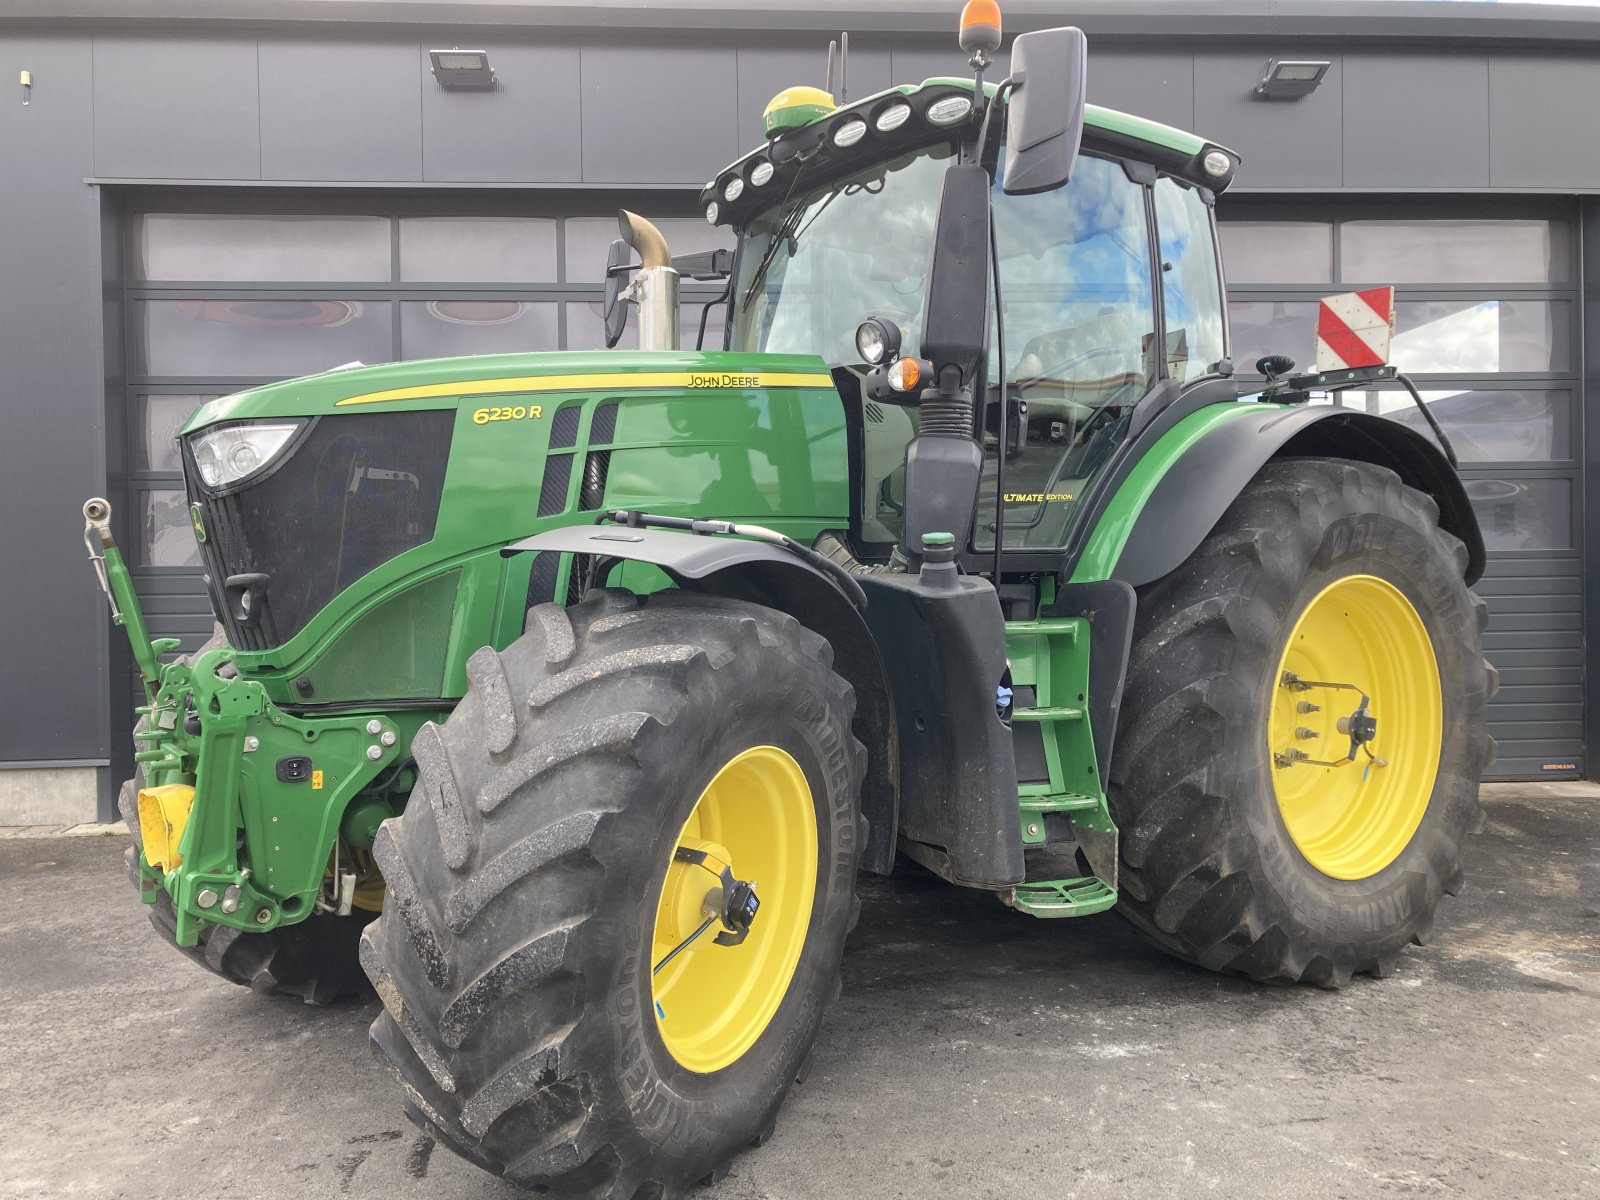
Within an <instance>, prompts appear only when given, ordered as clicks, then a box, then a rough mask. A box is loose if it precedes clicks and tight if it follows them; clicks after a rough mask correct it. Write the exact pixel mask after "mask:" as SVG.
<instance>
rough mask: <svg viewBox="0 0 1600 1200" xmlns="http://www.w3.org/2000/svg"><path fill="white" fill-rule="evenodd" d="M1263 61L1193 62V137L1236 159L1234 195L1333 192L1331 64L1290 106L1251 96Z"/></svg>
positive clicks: (1258, 55)
mask: <svg viewBox="0 0 1600 1200" xmlns="http://www.w3.org/2000/svg"><path fill="white" fill-rule="evenodd" d="M1267 57H1268V56H1267V55H1266V54H1264V53H1262V52H1260V51H1250V52H1248V53H1238V54H1198V55H1196V56H1195V63H1194V128H1195V132H1196V133H1199V134H1202V135H1204V136H1205V137H1208V138H1213V139H1215V140H1216V141H1219V142H1221V143H1222V144H1223V145H1224V146H1228V147H1230V148H1231V149H1233V150H1236V151H1238V152H1239V155H1240V157H1241V158H1242V160H1243V166H1241V167H1240V170H1239V179H1238V187H1239V188H1240V190H1241V191H1243V190H1248V189H1251V188H1296V189H1299V188H1305V189H1308V190H1309V189H1313V188H1336V187H1338V186H1339V185H1340V181H1341V176H1342V174H1343V169H1342V166H1341V163H1340V159H1339V129H1340V125H1341V122H1342V120H1343V115H1342V112H1341V99H1342V96H1343V91H1344V88H1343V84H1344V79H1343V77H1342V73H1341V71H1340V64H1339V61H1338V58H1337V56H1334V57H1333V59H1332V61H1333V65H1332V66H1331V67H1329V68H1328V73H1327V75H1326V76H1324V77H1323V80H1322V83H1321V85H1320V86H1319V87H1318V88H1317V90H1316V91H1314V92H1312V93H1311V94H1310V95H1309V96H1302V97H1300V98H1299V99H1298V100H1263V99H1261V98H1260V97H1258V96H1256V95H1255V85H1256V82H1257V81H1258V80H1259V79H1260V78H1261V68H1262V67H1263V66H1264V65H1265V64H1266V60H1267ZM1307 57H1310V56H1309V55H1307ZM1317 57H1328V56H1327V55H1318V56H1317Z"/></svg>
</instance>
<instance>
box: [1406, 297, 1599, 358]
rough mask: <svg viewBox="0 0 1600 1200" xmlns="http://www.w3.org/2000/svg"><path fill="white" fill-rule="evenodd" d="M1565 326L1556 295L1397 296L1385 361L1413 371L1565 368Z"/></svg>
mask: <svg viewBox="0 0 1600 1200" xmlns="http://www.w3.org/2000/svg"><path fill="white" fill-rule="evenodd" d="M1571 326H1572V313H1571V308H1570V305H1569V304H1568V303H1567V302H1566V301H1560V300H1558V301H1549V300H1508V299H1505V298H1503V297H1502V298H1500V299H1486V300H1470V299H1468V300H1400V301H1398V302H1397V303H1396V304H1395V334H1394V344H1393V347H1392V350H1391V354H1390V361H1391V362H1393V363H1394V365H1395V366H1396V367H1398V368H1400V370H1402V371H1406V372H1414V373H1423V372H1429V373H1449V374H1464V375H1489V374H1498V373H1501V372H1511V373H1515V374H1529V373H1536V372H1546V371H1565V370H1569V369H1570V368H1571V366H1572V338H1571Z"/></svg>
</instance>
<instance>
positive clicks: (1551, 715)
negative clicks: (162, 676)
mask: <svg viewBox="0 0 1600 1200" xmlns="http://www.w3.org/2000/svg"><path fill="white" fill-rule="evenodd" d="M1004 8H1005V16H1006V21H1007V33H1008V34H1015V33H1018V32H1022V31H1025V30H1027V29H1034V28H1044V27H1048V26H1050V25H1056V24H1062V23H1066V22H1073V23H1076V24H1078V25H1080V26H1082V27H1083V28H1084V29H1085V30H1086V31H1087V32H1088V34H1089V36H1090V46H1091V54H1090V71H1089V98H1090V100H1091V101H1092V102H1094V103H1098V104H1102V105H1106V106H1109V107H1112V108H1118V109H1123V110H1126V111H1129V112H1135V113H1138V114H1140V115H1143V116H1147V117H1152V118H1155V119H1157V120H1160V121H1164V122H1166V123H1168V124H1172V125H1176V126H1179V127H1181V128H1184V129H1194V130H1196V131H1199V132H1202V133H1204V134H1205V135H1206V136H1207V137H1210V138H1212V139H1215V140H1216V141H1218V142H1221V143H1222V144H1224V145H1228V146H1230V147H1232V148H1233V149H1235V150H1236V151H1238V152H1239V153H1240V155H1241V156H1242V158H1243V166H1242V169H1241V171H1240V174H1239V176H1238V182H1237V183H1236V184H1235V186H1234V187H1233V189H1232V190H1231V191H1230V192H1229V193H1228V194H1227V195H1226V196H1225V197H1223V199H1222V201H1221V202H1220V203H1219V206H1218V218H1219V222H1220V224H1221V230H1222V243H1223V249H1224V257H1225V260H1226V267H1227V273H1228V278H1229V283H1230V297H1229V300H1230V312H1231V319H1232V336H1233V358H1234V361H1235V362H1236V363H1238V364H1239V366H1240V370H1241V372H1242V373H1243V372H1248V371H1250V370H1252V369H1253V368H1252V367H1251V366H1250V364H1253V363H1254V361H1255V360H1256V358H1257V357H1259V356H1260V355H1262V354H1265V353H1267V352H1269V351H1273V352H1286V353H1289V354H1292V355H1294V356H1295V357H1297V358H1299V359H1301V361H1302V362H1308V361H1309V360H1310V358H1311V356H1312V339H1313V332H1312V331H1313V327H1314V321H1315V311H1316V300H1317V298H1318V297H1319V296H1321V295H1325V294H1328V293H1330V292H1339V291H1348V290H1352V289H1355V288H1359V287H1364V286H1373V285H1379V284H1389V283H1392V284H1395V285H1396V286H1397V288H1398V292H1397V311H1398V329H1397V336H1396V341H1395V354H1394V358H1395V362H1396V363H1397V365H1399V366H1400V367H1401V368H1402V369H1404V370H1406V371H1408V372H1410V373H1411V374H1412V375H1413V377H1414V378H1415V379H1416V380H1417V381H1418V384H1419V387H1420V388H1421V390H1422V391H1423V394H1424V396H1425V397H1426V398H1427V400H1428V401H1429V402H1430V404H1431V405H1432V407H1433V410H1434V412H1435V414H1436V415H1437V416H1438V418H1439V419H1440V420H1441V421H1442V422H1443V424H1444V425H1445V427H1446V429H1447V430H1448V431H1449V433H1450V434H1451V436H1452V438H1453V439H1454V442H1455V445H1456V447H1457V449H1458V451H1459V452H1460V455H1461V458H1462V467H1463V474H1464V475H1465V476H1466V479H1467V486H1468V490H1469V492H1470V494H1471V496H1472V498H1473V501H1474V504H1475V506H1476V508H1477V511H1478V515H1479V519H1480V521H1481V522H1482V525H1483V530H1484V535H1485V540H1486V543H1487V546H1488V550H1489V568H1488V572H1487V575H1486V576H1485V578H1484V579H1483V581H1482V582H1481V583H1480V584H1479V585H1478V591H1479V592H1480V593H1481V594H1482V595H1483V596H1484V597H1485V598H1486V599H1487V600H1488V602H1489V606H1490V610H1491V614H1492V620H1491V625H1490V630H1489V633H1488V635H1487V641H1486V645H1487V652H1488V654H1489V657H1490V659H1491V661H1493V662H1494V663H1495V664H1496V666H1498V668H1499V669H1500V673H1501V692H1500V695H1499V697H1498V699H1497V700H1496V701H1495V703H1494V705H1493V706H1492V707H1491V710H1490V721H1491V729H1492V732H1493V733H1494V735H1495V737H1497V738H1498V739H1499V741H1500V758H1499V761H1498V763H1497V764H1496V765H1495V766H1494V767H1493V768H1492V771H1491V774H1492V777H1494V778H1501V779H1530V778H1579V777H1586V778H1594V777H1595V774H1594V768H1593V767H1591V766H1590V765H1589V764H1588V761H1587V758H1586V753H1585V749H1586V746H1587V744H1588V743H1589V742H1590V741H1591V739H1593V738H1594V737H1595V736H1596V720H1595V714H1596V712H1597V705H1596V703H1595V684H1596V681H1597V680H1600V670H1597V669H1596V662H1595V651H1594V650H1593V649H1592V648H1591V647H1590V645H1589V643H1588V642H1586V639H1585V629H1586V626H1587V624H1588V622H1590V621H1592V620H1594V619H1595V615H1596V614H1595V602H1594V599H1593V597H1595V596H1597V595H1600V588H1597V587H1595V586H1594V585H1593V584H1591V583H1590V576H1589V574H1588V572H1589V570H1590V569H1592V568H1591V567H1590V565H1589V564H1591V563H1597V562H1600V554H1596V553H1594V552H1592V551H1593V550H1594V547H1595V542H1596V538H1597V537H1600V528H1597V526H1600V521H1589V520H1586V517H1585V513H1586V510H1587V509H1589V508H1591V507H1592V506H1589V505H1586V503H1585V497H1586V495H1587V494H1588V491H1589V489H1591V488H1593V487H1594V486H1596V485H1595V483H1594V482H1592V481H1591V480H1590V478H1589V475H1588V474H1587V472H1586V467H1588V466H1590V465H1592V464H1593V463H1594V462H1595V461H1596V458H1597V447H1600V415H1597V418H1596V419H1595V420H1594V421H1592V422H1591V421H1590V420H1589V419H1588V418H1587V413H1586V409H1587V404H1586V402H1585V397H1586V396H1591V395H1592V396H1594V397H1595V398H1596V402H1597V404H1600V125H1597V124H1596V122H1595V121H1594V117H1593V114H1594V112H1595V108H1596V102H1597V101H1600V54H1597V50H1600V10H1594V9H1584V8H1569V7H1562V6H1547V5H1532V4H1515V3H1510V4H1487V3H1457V2H1453V0H1440V2H1433V3H1388V2H1386V0H1326V2H1321V3H1305V4H1294V5H1280V4H1277V3H1274V2H1273V0H1143V2H1141V3H1137V4H1129V3H1119V2H1116V0H1092V2H1087V3H1080V4H1076V5H1072V6H1063V5H1060V4H1054V3H1039V2H1036V0H1010V2H1009V3H1007V4H1006V5H1005V6H1004ZM957 9H958V6H957V5H956V4H955V3H954V0H949V2H946V0H867V2H866V3H862V4H849V3H844V2H841V0H820V2H818V0H805V2H802V0H772V2H768V3H761V4H746V5H734V4H727V3H718V2H716V0H700V2H698V3H696V2H694V0H677V2H673V0H667V2H666V3H664V4H659V5H657V4H650V3H645V2H643V0H588V2H587V3H584V4H572V3H568V4H511V3H497V2H493V0H484V2H472V0H464V2H461V3H450V2H447V0H232V2H230V3H229V4H228V5H226V6H217V5H211V4H204V3H199V2H197V0H9V2H8V3H7V5H6V6H5V11H4V12H3V13H0V161H3V162H4V164H5V170H4V174H3V176H0V183H3V186H0V279H4V281H5V282H6V285H7V286H6V287H4V288H3V289H0V414H3V418H4V425H3V427H0V428H3V433H0V510H3V511H4V512H6V513H7V514H8V521H7V526H8V533H7V541H6V545H7V547H8V549H9V550H10V555H9V559H10V563H9V577H8V579H7V580H6V582H5V584H4V585H3V587H0V628H4V629H5V631H6V635H7V636H6V645H7V653H6V655H5V658H4V662H5V667H4V678H5V681H6V684H7V686H6V687H5V688H4V689H0V824H15V823H41V824H42V823H67V822H76V821H88V820H93V819H95V818H96V817H97V816H98V817H99V818H100V819H110V818H111V816H112V814H113V809H114V804H113V800H114V796H115V790H116V786H117V783H118V782H119V781H120V780H121V779H122V778H125V777H126V776H127V774H128V773H129V771H130V768H131V759H130V754H131V748H130V743H129V739H128V730H129V727H130V725H131V723H132V719H133V715H132V708H133V705H134V703H135V700H134V695H135V692H134V687H133V677H132V673H131V671H130V666H129V662H128V655H127V653H126V648H125V646H124V645H122V640H121V634H120V631H116V630H113V629H112V628H111V627H110V625H109V622H108V620H107V618H106V613H105V604H104V601H103V599H102V598H101V596H100V594H99V592H98V590H97V589H96V588H95V586H94V583H93V580H92V576H91V574H90V571H89V567H88V564H87V563H86V562H85V561H84V554H83V550H82V546H81V542H80V540H79V534H80V530H81V527H82V518H81V516H80V514H79V506H80V505H81V504H82V502H83V500H84V499H85V498H86V497H88V496H90V495H95V494H105V495H107V496H109V497H110V498H111V500H112V502H113V504H114V505H115V506H116V509H117V512H118V516H119V522H118V524H119V530H118V533H119V539H120V541H121V544H122V545H123V546H124V547H125V550H126V552H127V553H128V555H129V558H130V563H131V565H132V567H133V570H134V572H135V575H136V577H137V582H138V587H139V590H140V593H141V595H142V597H143V598H144V602H145V606H146V612H147V614H148V615H149V617H150V622H151V627H152V628H151V632H152V634H153V635H155V636H171V637H179V638H182V639H184V641H185V643H186V644H187V645H194V644H197V643H198V642H199V641H202V640H203V639H204V638H205V637H206V636H207V634H208V633H209V631H210V628H211V622H212V618H211V614H210V609H209V605H208V601H207V599H206V590H205V587H204V585H203V583H202V580H201V577H200V566H199V555H198V552H197V550H196V547H195V544H194V539H193V535H192V532H191V529H190V526H189V520H188V516H187V511H186V505H185V504H184V502H183V496H182V484H181V476H180V473H179V469H178V459H177V452H176V447H175V446H174V444H173V441H172V437H173V433H174V431H175V430H176V429H177V428H178V427H179V426H180V425H181V424H182V422H183V421H184V419H185V418H186V417H187V416H188V414H189V412H190V411H192V409H193V408H194V407H195V405H196V404H198V403H199V402H200V401H201V400H204V399H206V398H208V397H212V396H218V395H222V394H225V393H228V392H231V391H235V390H238V389H240V388H243V387H248V386H251V385H254V384H259V383H263V382H267V381H270V380H274V379H281V378H285V377H289V376H295V375H301V374H307V373H311V372H315V371H320V370H324V369H327V368H329V367H332V366H336V365H339V364H342V363H347V362H351V361H355V360H360V361H363V362H383V361H389V360H395V359H411V358H428V357H436V356H440V355H454V354H471V353H486V352H498V351H507V350H528V349H557V348H569V349H589V348H597V347H599V346H600V345H602V329H601V321H600V294H601V293H600V285H601V278H602V272H603V268H604V262H605V253H606V247H607V244H608V243H609V242H610V240H611V238H612V237H613V236H615V213H616V210H617V209H618V208H619V207H620V206H622V205H624V204H626V205H627V207H629V208H633V209H636V210H638V211H641V212H643V213H645V214H646V215H649V216H651V217H653V218H656V219H657V221H658V224H660V225H661V227H662V229H663V230H664V231H665V232H666V234H667V236H668V238H669V240H670V241H671V243H672V245H673V248H674V250H675V251H680V252H682V251H690V250H697V249H707V248H711V247H713V246H716V245H721V244H726V243H725V241H724V240H723V239H724V238H725V233H724V232H723V231H719V230H716V229H713V228H712V227H710V226H708V225H707V224H706V223H705V221H704V220H702V219H701V217H700V215H699V213H698V211H697V199H696V198H697V193H698V190H699V188H700V186H701V185H702V184H703V183H704V181H705V180H706V179H707V178H708V177H709V176H710V175H711V174H712V173H713V172H715V171H716V170H717V169H718V168H719V167H720V166H722V165H724V164H726V163H728V162H730V161H732V160H733V159H734V158H736V157H738V155H739V154H741V153H742V152H743V151H744V150H746V149H749V148H750V147H751V146H754V145H756V144H757V143H758V142H759V141H760V139H761V134H760V116H761V111H762V109H763V107H764V106H765V104H766V102H767V100H768V99H770V98H771V96H772V95H773V94H774V93H775V92H777V91H778V90H780V88H782V87H785V86H787V85H790V84H795V83H810V84H817V85H821V84H822V83H824V81H825V78H824V77H825V72H826V69H827V68H826V62H827V45H828V42H829V40H830V38H833V37H836V36H837V35H838V33H839V32H840V31H841V30H847V31H848V32H849V34H850V44H849V58H848V76H847V80H846V82H845V86H846V87H847V89H848V94H849V96H851V97H854V98H859V97H860V96H863V95H866V94H867V93H869V92H873V91H877V90H879V89H881V88H883V87H886V86H888V85H889V84H890V83H902V82H908V81H920V80H921V79H923V78H926V77H930V76H935V75H951V74H964V73H965V66H964V63H963V61H962V56H961V55H960V54H959V52H958V51H957V50H956V47H955V36H954V28H955V18H956V12H957ZM451 48H461V49H469V48H470V49H472V50H482V51H485V52H487V55H488V59H489V64H490V66H491V67H492V69H493V72H494V80H493V85H492V86H490V87H477V88H465V89H458V88H453V87H446V86H444V85H443V84H442V83H441V82H440V80H439V79H438V78H436V77H435V74H434V72H433V70H432V64H431V59H430V51H434V50H440V49H446V50H448V49H451ZM1285 61H1288V62H1309V63H1315V64H1319V66H1318V67H1317V68H1307V69H1305V70H1304V71H1302V72H1301V74H1306V75H1309V74H1312V73H1315V72H1320V74H1319V77H1318V78H1317V79H1316V80H1315V87H1314V88H1313V89H1312V90H1311V91H1309V92H1308V93H1306V94H1302V95H1298V96H1292V97H1276V96H1272V95H1263V94H1261V92H1260V91H1259V90H1258V85H1259V84H1261V82H1262V80H1263V77H1264V75H1266V74H1268V67H1269V64H1271V63H1275V62H1276V63H1283V62H1285ZM1003 69H1004V64H1003V62H1002V65H1001V70H1002V71H1003ZM1291 74H1293V72H1291ZM1273 90H1275V89H1274V88H1272V87H1271V86H1269V87H1268V88H1267V89H1266V91H1268V92H1271V91H1273ZM686 297H687V298H688V299H690V300H694V299H697V298H699V299H703V298H704V289H701V292H700V293H699V294H698V296H697V295H696V293H695V291H694V289H686ZM691 311H692V312H693V313H694V315H695V316H698V312H699V310H698V307H697V306H693V305H691ZM707 336H708V344H710V343H711V341H712V340H714V339H715V338H717V337H719V336H720V325H719V321H718V319H717V316H716V313H715V312H713V314H712V317H711V322H710V329H709V331H708V335H707ZM1341 402H1342V403H1344V404H1347V405H1357V406H1361V407H1364V408H1367V409H1369V410H1370V411H1374V412H1379V413H1383V414H1385V415H1389V416H1392V417H1394V418H1395V419H1397V420H1401V421H1405V422H1408V423H1411V424H1416V422H1417V421H1418V420H1419V417H1418V414H1417V413H1416V412H1415V410H1414V409H1413V408H1412V406H1411V404H1410V401H1409V398H1408V397H1406V396H1405V394H1404V393H1403V392H1401V391H1396V390H1391V389H1386V388H1385V389H1375V390H1371V391H1367V392H1363V393H1354V394H1352V393H1346V394H1345V395H1344V397H1343V399H1342V401H1341Z"/></svg>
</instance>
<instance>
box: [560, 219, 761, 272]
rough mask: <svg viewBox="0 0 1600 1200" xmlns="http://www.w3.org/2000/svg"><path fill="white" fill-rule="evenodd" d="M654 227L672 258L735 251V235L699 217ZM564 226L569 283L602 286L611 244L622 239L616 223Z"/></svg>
mask: <svg viewBox="0 0 1600 1200" xmlns="http://www.w3.org/2000/svg"><path fill="white" fill-rule="evenodd" d="M653 223H654V225H655V226H656V228H657V229H659V230H661V235H662V236H663V237H664V238H666V239H667V249H668V250H670V251H671V252H672V253H673V254H698V253H700V252H701V251H703V250H732V249H733V243H734V236H733V231H732V230H731V229H729V228H727V227H726V226H723V225H717V226H712V225H708V224H706V223H705V222H704V221H702V220H700V219H699V218H698V217H664V218H661V219H660V220H656V221H654V222H653ZM565 225H566V251H567V274H566V280H567V282H568V283H592V284H594V286H595V287H599V286H601V285H602V284H603V283H604V282H605V274H606V254H607V253H608V252H609V251H610V249H611V243H612V242H613V241H615V240H616V239H617V238H618V237H619V236H620V235H619V234H618V232H617V222H616V219H615V218H614V217H568V218H567V220H566V221H565ZM638 257H639V256H638V255H637V254H635V255H633V256H632V258H630V259H629V261H630V262H632V261H635V260H637V259H638Z"/></svg>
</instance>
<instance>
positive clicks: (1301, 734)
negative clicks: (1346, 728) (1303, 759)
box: [1294, 725, 1322, 741]
mask: <svg viewBox="0 0 1600 1200" xmlns="http://www.w3.org/2000/svg"><path fill="white" fill-rule="evenodd" d="M1294 735H1295V737H1297V738H1299V739H1300V740H1301V741H1309V740H1310V739H1311V738H1317V737H1321V736H1322V735H1321V734H1320V733H1318V732H1317V731H1316V730H1315V729H1307V728H1306V727H1305V726H1304V725H1302V726H1300V728H1299V729H1296V730H1295V731H1294Z"/></svg>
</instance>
